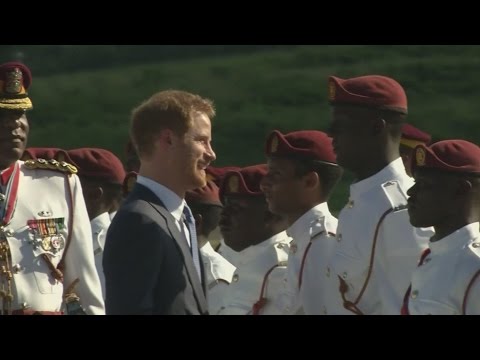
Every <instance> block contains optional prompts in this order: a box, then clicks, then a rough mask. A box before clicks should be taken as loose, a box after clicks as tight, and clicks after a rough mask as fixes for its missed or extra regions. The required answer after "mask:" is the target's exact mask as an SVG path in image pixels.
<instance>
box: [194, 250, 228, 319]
mask: <svg viewBox="0 0 480 360" xmlns="http://www.w3.org/2000/svg"><path fill="white" fill-rule="evenodd" d="M200 254H201V256H202V260H203V267H204V269H205V277H206V282H207V300H208V312H209V313H210V314H216V313H218V312H219V311H220V307H221V306H222V298H221V296H222V294H223V293H224V292H225V288H226V287H228V286H229V284H230V283H231V281H232V278H233V274H234V272H235V269H236V268H235V266H233V265H232V264H230V263H229V262H228V261H227V260H226V259H224V258H223V257H222V255H220V254H219V253H217V252H216V251H215V250H213V247H212V245H211V244H210V242H208V241H207V243H206V244H205V245H203V246H202V247H201V248H200Z"/></svg>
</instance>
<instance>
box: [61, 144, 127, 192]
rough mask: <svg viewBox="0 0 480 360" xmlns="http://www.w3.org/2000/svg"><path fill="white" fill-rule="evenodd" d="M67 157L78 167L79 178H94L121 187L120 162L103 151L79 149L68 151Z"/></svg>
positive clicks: (121, 173)
mask: <svg viewBox="0 0 480 360" xmlns="http://www.w3.org/2000/svg"><path fill="white" fill-rule="evenodd" d="M68 155H70V158H71V159H72V160H73V163H74V165H75V166H77V167H78V175H79V176H81V177H88V178H95V179H98V180H102V181H105V182H108V183H112V184H119V185H122V184H123V182H124V179H125V170H124V168H123V165H122V162H121V161H120V159H119V158H118V157H116V156H115V155H114V154H113V153H111V152H110V151H108V150H105V149H96V148H81V149H74V150H68Z"/></svg>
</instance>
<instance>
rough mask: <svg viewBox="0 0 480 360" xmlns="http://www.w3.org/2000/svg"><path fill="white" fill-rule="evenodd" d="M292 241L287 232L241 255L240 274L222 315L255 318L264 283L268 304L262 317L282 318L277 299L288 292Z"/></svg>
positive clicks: (228, 293) (228, 291)
mask: <svg viewBox="0 0 480 360" xmlns="http://www.w3.org/2000/svg"><path fill="white" fill-rule="evenodd" d="M290 241H291V239H290V238H289V237H288V236H287V234H286V232H285V231H282V232H281V233H279V234H277V235H274V236H273V237H271V238H270V239H268V240H265V241H263V242H261V243H260V244H257V245H253V246H249V247H248V248H246V249H244V250H242V251H240V252H239V253H238V255H237V257H236V259H237V265H236V266H237V270H236V271H235V274H234V275H233V279H232V282H231V283H230V285H229V286H228V287H226V289H225V292H224V293H223V294H222V298H223V304H222V307H221V308H220V311H219V312H218V314H219V315H251V314H253V306H254V304H255V303H256V302H257V301H258V300H260V297H261V291H262V284H263V282H264V280H265V281H266V282H265V285H266V286H265V292H264V297H265V299H266V302H265V306H264V307H262V309H261V311H260V312H259V315H275V314H281V310H280V309H279V308H278V307H277V306H276V304H275V299H276V298H277V297H278V296H279V293H280V292H283V291H284V279H285V273H286V269H287V259H288V247H289V246H288V244H289V243H290ZM270 270H271V272H270V274H269V275H268V276H267V273H268V272H269V271H270Z"/></svg>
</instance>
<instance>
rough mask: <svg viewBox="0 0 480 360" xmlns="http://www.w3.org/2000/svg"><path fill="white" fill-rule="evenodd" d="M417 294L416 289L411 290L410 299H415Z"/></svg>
mask: <svg viewBox="0 0 480 360" xmlns="http://www.w3.org/2000/svg"><path fill="white" fill-rule="evenodd" d="M417 296H418V290H413V291H412V295H411V297H412V299H416V298H417Z"/></svg>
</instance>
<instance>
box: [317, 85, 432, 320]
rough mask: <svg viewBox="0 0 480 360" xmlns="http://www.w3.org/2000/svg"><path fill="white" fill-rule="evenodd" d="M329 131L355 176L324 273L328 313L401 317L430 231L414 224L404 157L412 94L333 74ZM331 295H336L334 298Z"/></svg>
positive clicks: (343, 163)
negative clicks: (327, 284) (328, 281)
mask: <svg viewBox="0 0 480 360" xmlns="http://www.w3.org/2000/svg"><path fill="white" fill-rule="evenodd" d="M329 101H330V103H331V105H333V111H332V123H331V128H330V132H331V135H332V137H333V147H334V150H335V153H336V155H337V162H338V164H339V165H341V166H342V167H344V168H345V169H347V170H349V171H351V172H352V173H353V174H354V175H355V176H356V180H355V182H354V183H353V184H352V185H351V186H350V199H349V202H348V204H347V205H346V206H345V207H344V208H343V209H342V211H341V212H340V215H339V218H338V228H337V236H336V238H337V246H336V250H335V254H334V256H333V258H332V260H331V262H330V266H329V267H328V268H327V269H325V276H326V277H327V278H329V279H331V287H332V290H331V291H330V292H329V294H328V297H329V299H327V306H326V312H327V313H328V314H365V315H373V314H398V309H399V307H401V304H402V301H403V295H404V294H405V291H406V289H407V288H408V285H409V283H410V279H411V275H412V272H413V271H414V269H415V268H416V266H417V261H418V259H419V257H420V254H421V253H422V251H423V250H424V249H425V248H426V246H427V242H428V239H429V238H430V236H431V235H432V232H431V230H424V229H416V228H414V227H412V226H411V224H410V221H409V218H408V212H407V209H406V204H407V190H408V189H409V188H410V187H411V186H412V185H413V180H412V179H411V178H410V177H409V176H408V175H407V173H406V172H405V167H404V165H403V162H402V159H401V158H400V155H399V142H400V137H401V133H402V125H403V124H404V122H405V119H406V114H407V97H406V94H405V91H404V90H403V88H402V86H401V85H400V84H399V83H398V82H396V81H395V80H393V79H391V78H388V77H385V76H378V75H369V76H362V77H357V78H351V79H346V80H344V79H340V78H337V77H334V76H332V77H330V79H329ZM330 295H331V296H330Z"/></svg>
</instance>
